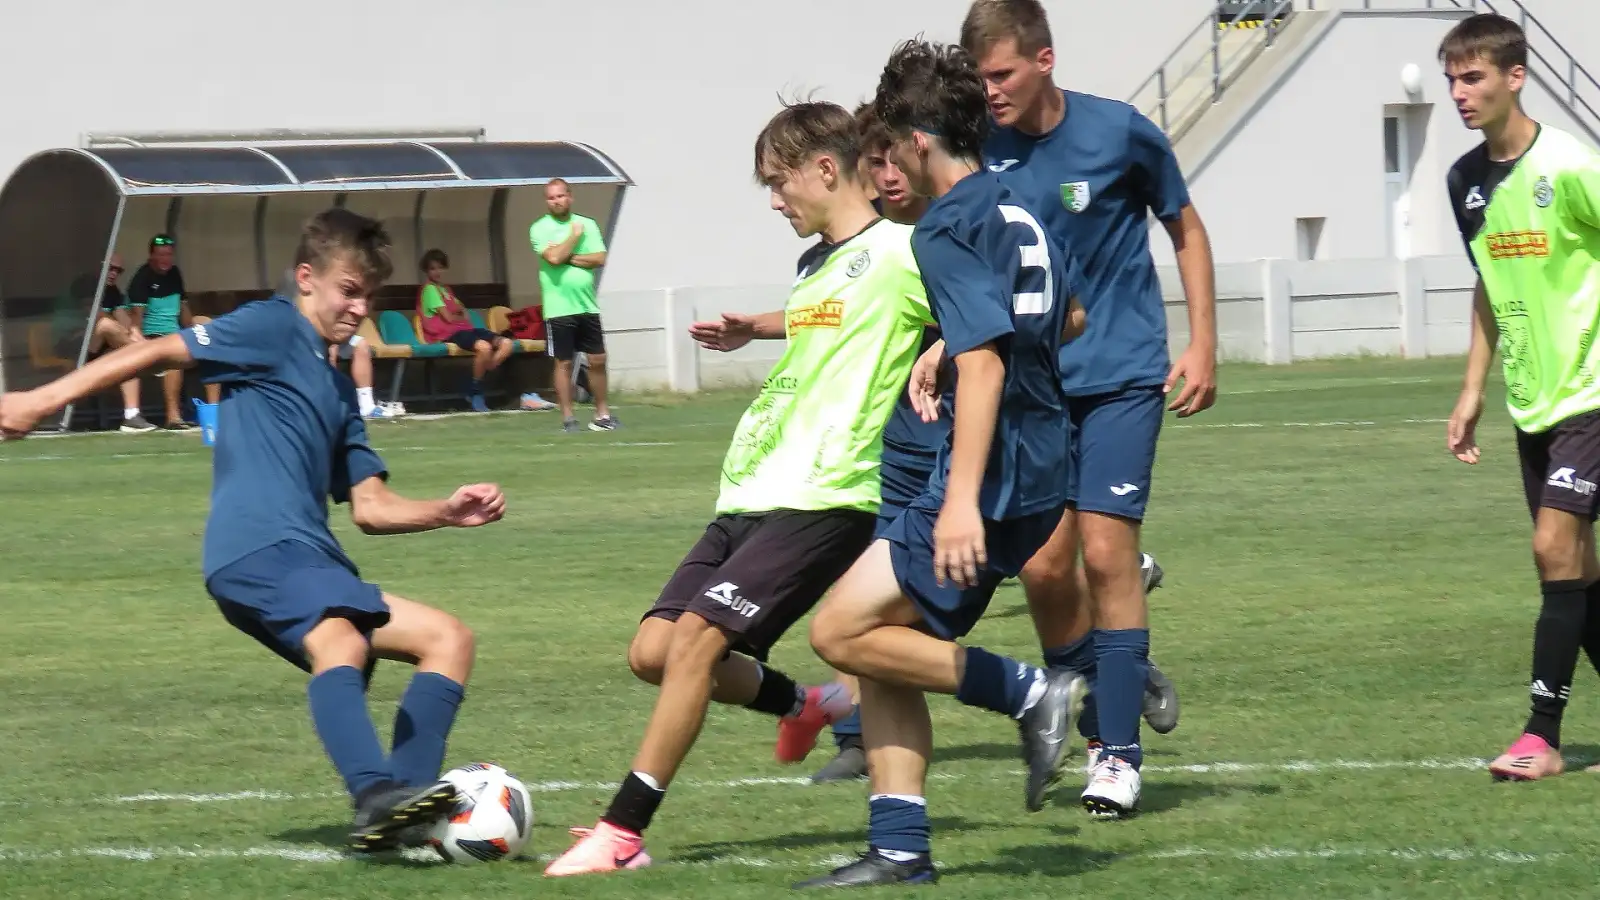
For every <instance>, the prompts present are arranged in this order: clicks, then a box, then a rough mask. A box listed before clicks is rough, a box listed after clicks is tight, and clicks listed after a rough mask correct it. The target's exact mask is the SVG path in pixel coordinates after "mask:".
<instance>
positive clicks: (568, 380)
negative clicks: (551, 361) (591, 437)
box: [554, 359, 578, 431]
mask: <svg viewBox="0 0 1600 900" xmlns="http://www.w3.org/2000/svg"><path fill="white" fill-rule="evenodd" d="M554 371H555V375H554V377H555V383H556V384H555V387H556V406H557V407H558V408H559V409H560V410H561V430H562V431H577V430H578V420H577V419H576V418H574V417H573V415H572V360H570V359H557V360H555V366H554Z"/></svg>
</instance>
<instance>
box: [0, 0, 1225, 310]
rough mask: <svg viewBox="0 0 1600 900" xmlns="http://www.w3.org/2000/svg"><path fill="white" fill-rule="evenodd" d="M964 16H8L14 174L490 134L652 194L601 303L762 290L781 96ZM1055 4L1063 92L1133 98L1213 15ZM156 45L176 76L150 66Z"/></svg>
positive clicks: (92, 12) (407, 0) (672, 12)
mask: <svg viewBox="0 0 1600 900" xmlns="http://www.w3.org/2000/svg"><path fill="white" fill-rule="evenodd" d="M967 5H968V0H872V2H870V3H860V2H857V0H811V2H808V3H806V4H805V5H804V6H803V7H792V6H789V5H784V4H774V3H752V2H748V0H672V2H639V0H596V2H592V3H587V4H577V5H575V4H573V3H570V2H558V0H456V2H453V3H450V4H448V5H446V6H441V5H440V4H439V3H437V2H433V0H388V2H385V3H382V4H375V3H372V2H368V0H275V2H273V3H272V4H270V5H266V6H263V5H259V4H246V3H232V2H230V3H222V2H216V0H163V2H161V3H158V4H154V5H150V4H136V3H130V2H127V0H120V2H119V0H50V2H48V3H21V2H16V3H7V4H6V18H5V26H4V28H5V34H6V38H7V40H6V47H7V50H6V53H5V54H3V55H0V83H3V84H7V85H13V86H15V85H26V90H13V91H10V92H8V94H7V96H6V110H5V127H4V128H0V177H3V176H4V175H6V174H9V172H10V170H11V169H12V168H13V167H14V166H15V165H16V163H17V162H19V161H20V160H22V159H23V158H24V157H26V156H27V155H29V154H31V153H34V152H36V151H38V150H42V149H45V148H48V147H54V146H64V145H65V146H72V145H75V144H76V143H77V141H78V139H79V135H80V133H82V132H86V131H108V130H115V129H119V128H121V129H130V130H141V131H148V130H153V129H258V128H264V127H298V128H331V127H383V126H389V127H394V126H413V127H415V126H427V125H446V124H453V125H468V126H477V125H482V126H484V127H486V128H487V129H488V134H489V137H490V138H492V139H566V140H577V141H583V142H586V143H589V144H593V145H594V146H596V147H599V148H601V149H602V150H604V151H605V152H607V153H608V154H610V155H612V156H613V157H614V158H615V159H616V160H617V161H618V163H619V164H620V165H622V166H623V167H624V168H625V169H627V171H628V172H629V174H631V175H632V176H633V177H634V179H635V180H636V181H637V182H638V187H637V189H635V190H634V191H632V192H630V194H629V197H628V200H627V204H626V207H625V209H624V211H623V216H622V220H621V227H620V229H619V230H618V232H617V234H616V236H615V240H614V242H613V248H612V249H613V255H612V263H611V265H610V266H609V267H608V270H607V272H606V276H605V282H604V283H605V289H606V291H607V292H608V293H609V292H613V291H615V292H622V293H626V292H630V291H636V290H640V289H652V288H663V287H668V286H676V285H701V286H704V285H740V284H760V283H764V282H767V281H770V280H773V279H774V278H781V275H782V273H783V272H784V271H785V270H787V269H789V268H790V267H791V266H792V265H793V262H794V259H795V257H796V256H797V255H798V253H799V249H800V248H799V247H798V245H797V243H796V241H795V239H794V235H793V233H792V232H791V231H790V229H789V227H788V226H787V224H785V222H784V221H783V220H782V218H781V217H779V216H778V215H777V214H775V213H773V212H771V211H770V210H769V209H768V207H767V198H766V196H765V195H764V194H763V193H762V192H761V191H760V190H758V189H757V188H756V187H755V185H754V184H753V182H752V179H751V175H750V169H751V159H750V157H751V144H752V142H753V140H754V138H755V135H756V132H757V131H758V130H759V129H760V127H761V126H762V125H763V124H764V123H765V122H766V120H767V119H768V118H769V117H770V116H771V115H772V114H773V113H774V112H775V111H776V110H777V109H778V99H777V95H778V94H779V93H780V92H782V93H784V94H787V95H793V94H797V93H802V92H810V91H815V93H816V95H817V96H819V97H822V98H827V99H832V100H835V101H838V102H841V103H844V104H849V105H853V104H854V103H856V102H857V101H859V100H861V99H864V98H865V97H867V96H868V95H870V93H871V92H872V91H873V89H874V88H875V86H876V84H877V78H878V74H879V71H880V70H881V67H882V64H883V61H884V60H885V59H886V58H887V56H888V54H889V52H890V50H891V49H892V48H893V47H894V45H895V43H896V42H897V41H899V40H902V39H904V38H907V37H910V36H912V35H915V34H917V33H919V32H925V33H926V34H927V35H928V36H929V37H933V38H940V39H954V38H955V37H956V36H957V32H958V30H959V28H960V23H961V18H962V16H963V15H964V14H965V12H966V8H967ZM1046 6H1047V7H1048V8H1049V11H1050V13H1051V15H1052V18H1053V20H1054V22H1055V29H1056V32H1057V34H1058V35H1059V37H1060V43H1061V50H1062V52H1061V80H1062V82H1063V83H1064V84H1071V85H1074V86H1076V87H1079V88H1082V89H1084V90H1089V91H1095V92H1099V93H1105V94H1109V95H1111V96H1118V97H1120V96H1126V95H1127V94H1129V93H1130V92H1131V91H1132V90H1133V88H1134V87H1135V86H1136V85H1137V84H1138V83H1139V81H1141V80H1142V79H1143V78H1145V77H1146V76H1147V75H1148V74H1149V73H1150V72H1151V71H1152V70H1154V69H1155V67H1156V65H1157V64H1158V63H1160V62H1161V60H1162V59H1163V58H1164V57H1165V56H1166V54H1167V53H1168V52H1169V51H1170V50H1171V48H1172V47H1173V46H1175V45H1176V44H1177V42H1178V41H1179V39H1180V38H1181V37H1182V36H1183V35H1184V34H1185V33H1187V32H1188V31H1189V30H1190V29H1192V28H1193V27H1194V26H1195V25H1196V24H1198V23H1199V21H1200V19H1201V18H1202V17H1203V16H1204V14H1205V11H1206V10H1207V9H1208V8H1209V3H1208V0H1116V2H1114V3H1108V2H1105V0H1046ZM13 7H14V8H13ZM1129 22H1133V23H1137V25H1138V27H1136V28H1130V27H1128V26H1127V23H1129ZM152 53H157V54H158V55H159V59H160V63H159V64H155V65H152V64H150V63H149V62H148V61H149V60H150V59H151V54H152ZM580 212H589V213H593V212H595V210H582V209H580ZM512 225H513V227H512V229H511V230H512V231H517V230H518V229H517V228H516V227H515V225H516V223H512ZM525 227H526V224H525V223H524V224H523V228H524V229H525ZM529 252H530V255H531V251H529Z"/></svg>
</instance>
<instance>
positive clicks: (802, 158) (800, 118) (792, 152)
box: [755, 100, 861, 183]
mask: <svg viewBox="0 0 1600 900" xmlns="http://www.w3.org/2000/svg"><path fill="white" fill-rule="evenodd" d="M818 156H830V157H832V158H833V160H834V162H836V163H838V164H839V169H840V172H841V174H842V175H843V177H845V178H847V179H849V180H851V181H855V180H857V172H858V166H860V164H861V135H860V132H859V131H858V129H857V128H856V120H855V117H853V116H851V115H850V113H849V112H847V111H846V110H845V108H844V107H842V106H840V105H838V104H837V103H827V102H823V101H818V100H807V101H804V102H800V103H786V104H784V107H783V109H781V110H779V111H778V114H777V115H775V116H773V117H772V121H770V122H768V123H767V126H766V127H765V128H763V129H761V134H759V135H757V136H756V152H755V176H756V181H757V182H760V183H765V182H766V175H765V174H764V172H766V171H770V170H772V169H779V170H783V171H788V172H792V171H794V170H795V169H798V168H800V167H801V166H803V165H805V164H806V162H808V161H809V160H811V159H814V158H815V157H818Z"/></svg>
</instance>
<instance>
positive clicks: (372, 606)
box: [206, 541, 389, 672]
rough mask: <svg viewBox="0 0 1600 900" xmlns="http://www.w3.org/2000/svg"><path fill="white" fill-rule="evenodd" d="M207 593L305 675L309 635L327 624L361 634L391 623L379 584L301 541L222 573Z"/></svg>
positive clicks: (275, 546)
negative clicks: (342, 623) (343, 624)
mask: <svg viewBox="0 0 1600 900" xmlns="http://www.w3.org/2000/svg"><path fill="white" fill-rule="evenodd" d="M206 590H207V591H208V592H209V593H210V594H211V597H212V599H214V600H216V601H217V607H218V608H219V609H221V610H222V615H223V618H225V619H227V620H228V622H229V623H230V624H231V625H233V627H235V628H237V629H239V630H240V631H242V632H244V633H245V634H248V635H250V636H251V637H253V638H255V639H256V640H258V641H260V642H261V643H262V644H264V645H265V646H266V647H267V649H269V650H271V651H272V652H274V653H276V654H278V655H279V656H281V657H283V658H284V659H286V660H288V661H289V662H291V663H294V664H295V665H296V666H299V667H300V668H302V669H305V670H306V671H308V672H309V671H311V665H310V662H309V660H307V659H306V655H305V649H304V646H303V645H304V642H305V638H306V635H307V634H308V633H310V631H311V629H313V628H315V627H316V626H317V624H318V623H320V622H321V621H322V620H323V619H331V618H337V619H348V620H350V623H351V624H353V625H355V626H356V628H357V629H359V630H360V631H361V633H362V634H365V635H368V636H370V635H371V634H372V632H374V631H376V630H377V629H379V628H382V627H383V626H384V625H387V624H388V622H389V605H388V604H387V603H384V602H383V592H382V591H380V590H379V589H378V586H377V585H375V584H368V583H367V582H365V581H362V580H361V579H360V577H358V576H357V575H356V573H354V572H352V571H350V570H349V569H348V568H346V567H345V566H344V565H342V564H341V563H340V562H339V561H338V560H336V559H334V558H333V557H331V556H329V555H328V554H326V553H324V552H322V551H321V550H318V549H316V548H315V547H312V546H311V545H309V544H302V543H300V542H299V541H279V542H278V543H276V544H273V545H272V546H270V547H266V548H263V549H261V550H257V551H256V552H254V553H252V554H250V555H249V556H246V557H244V558H243V559H240V560H238V561H236V562H233V563H229V564H228V565H226V566H224V567H222V568H221V569H218V570H217V571H216V572H215V573H213V574H212V576H211V577H210V578H208V579H206Z"/></svg>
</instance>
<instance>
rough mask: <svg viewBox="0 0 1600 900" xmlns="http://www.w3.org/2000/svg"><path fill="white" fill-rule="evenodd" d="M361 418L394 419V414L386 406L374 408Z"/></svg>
mask: <svg viewBox="0 0 1600 900" xmlns="http://www.w3.org/2000/svg"><path fill="white" fill-rule="evenodd" d="M362 418H364V419H393V418H395V414H394V410H391V409H389V408H388V407H386V406H374V407H373V408H371V409H369V410H367V411H366V413H365V415H363V416H362Z"/></svg>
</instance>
